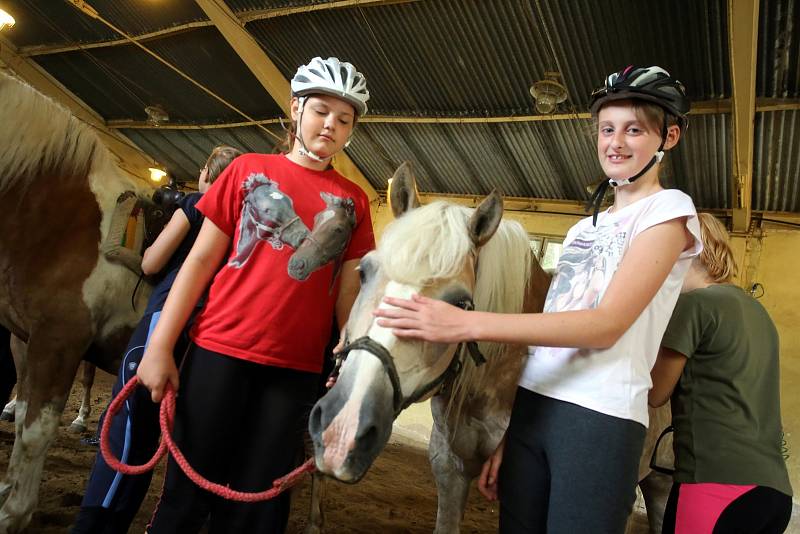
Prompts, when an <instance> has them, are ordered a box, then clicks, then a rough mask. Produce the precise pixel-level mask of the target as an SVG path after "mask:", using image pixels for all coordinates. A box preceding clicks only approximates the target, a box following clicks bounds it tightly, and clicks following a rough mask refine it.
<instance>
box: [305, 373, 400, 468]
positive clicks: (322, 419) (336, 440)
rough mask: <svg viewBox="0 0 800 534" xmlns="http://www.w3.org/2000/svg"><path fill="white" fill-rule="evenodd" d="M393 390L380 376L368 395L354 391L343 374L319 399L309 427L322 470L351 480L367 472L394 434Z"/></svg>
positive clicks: (315, 457) (317, 459) (316, 460)
mask: <svg viewBox="0 0 800 534" xmlns="http://www.w3.org/2000/svg"><path fill="white" fill-rule="evenodd" d="M390 390H391V387H390V386H389V384H388V383H387V382H386V379H385V377H382V376H381V377H379V381H378V382H376V383H375V387H371V388H370V389H369V390H368V391H367V392H366V394H361V395H358V394H353V388H352V387H351V386H350V384H349V381H348V380H347V379H346V378H343V377H340V380H339V381H337V383H336V384H335V385H334V386H333V388H331V390H330V391H329V392H328V393H327V394H326V395H325V396H324V397H322V398H321V399H320V400H319V401H317V403H316V404H315V405H314V407H313V408H312V410H311V415H310V417H309V422H308V429H309V434H310V435H311V440H312V442H313V444H314V459H315V462H316V465H317V469H318V470H319V471H320V472H322V473H324V474H326V475H329V476H332V477H334V478H336V479H338V480H340V481H342V482H349V483H355V482H358V481H359V480H360V479H361V478H362V477H363V476H364V474H366V472H367V470H369V468H370V466H371V465H372V463H373V462H374V461H375V458H377V456H378V454H380V452H381V451H382V450H383V448H384V446H385V445H386V443H387V442H388V441H389V436H391V434H392V422H393V421H394V410H393V405H392V397H391V395H390V394H389V391H390ZM359 397H360V398H359Z"/></svg>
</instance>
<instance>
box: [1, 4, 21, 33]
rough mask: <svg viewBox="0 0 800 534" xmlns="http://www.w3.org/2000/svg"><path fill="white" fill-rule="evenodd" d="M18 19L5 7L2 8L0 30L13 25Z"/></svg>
mask: <svg viewBox="0 0 800 534" xmlns="http://www.w3.org/2000/svg"><path fill="white" fill-rule="evenodd" d="M16 22H17V21H15V20H14V17H12V16H11V15H10V14H9V13H8V12H7V11H6V10H5V9H0V30H2V29H3V28H10V27H12V26H13V25H14V24H15V23H16Z"/></svg>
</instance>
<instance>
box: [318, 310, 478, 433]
mask: <svg viewBox="0 0 800 534" xmlns="http://www.w3.org/2000/svg"><path fill="white" fill-rule="evenodd" d="M456 306H458V307H459V308H461V309H464V310H468V311H469V310H474V309H475V304H474V303H473V302H472V299H469V298H467V299H464V300H461V301H459V302H458V303H456ZM463 346H466V350H467V352H469V355H470V357H471V358H472V361H473V362H475V365H476V366H480V365H483V364H484V363H486V358H485V357H484V356H483V354H481V351H480V349H478V344H477V343H476V342H474V341H466V342H462V343H459V344H458V347H456V352H455V354H454V355H453V359H452V360H450V365H448V366H447V369H445V370H444V372H443V373H442V374H441V375H439V376H438V377H436V378H435V379H433V380H432V381H431V382H429V383H428V384H425V385H424V386H422V387H419V388H417V389H416V390H415V391H414V392H413V393H412V394H411V395H409V396H408V397H406V398H403V390H402V387H401V385H400V375H399V374H398V373H397V366H395V364H394V358H392V355H391V353H389V351H388V350H387V349H386V347H384V346H383V345H381V344H380V343H378V342H377V341H375V340H374V339H372V338H371V337H369V336H368V335H367V336H362V337H360V338H358V339H356V340H355V341H353V342H352V343H346V344H345V346H344V347H342V350H341V352H340V353H339V354H337V358H336V366H335V367H334V370H333V372H332V373H331V376H336V375H338V372H339V368H340V367H341V365H342V362H343V361H344V360H345V359H347V355H348V354H349V353H350V351H353V350H363V351H365V352H368V353H369V354H372V355H373V356H375V357H376V358H378V360H380V362H381V363H382V364H383V369H384V371H386V375H387V376H388V377H389V381H390V382H391V383H392V390H393V401H392V405H393V407H394V416H395V417H397V415H398V414H399V413H400V412H402V411H403V410H405V409H406V408H408V407H409V406H411V405H412V404H414V403H415V402H417V401H419V400H420V399H422V398H424V397H426V396H427V395H428V394H430V393H431V392H434V391H435V390H437V389H441V388H442V387H443V386H444V384H445V382H447V381H448V380H450V379H452V378H455V377H456V376H457V375H458V373H459V372H460V371H461V368H462V367H463V353H464V350H463ZM437 392H438V391H437Z"/></svg>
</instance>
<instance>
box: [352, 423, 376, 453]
mask: <svg viewBox="0 0 800 534" xmlns="http://www.w3.org/2000/svg"><path fill="white" fill-rule="evenodd" d="M356 441H357V442H358V449H359V450H360V451H363V452H372V451H374V450H375V449H376V448H377V447H378V427H376V426H375V425H370V426H369V427H368V428H367V429H366V430H364V432H362V433H361V435H360V436H358V437H357V438H356Z"/></svg>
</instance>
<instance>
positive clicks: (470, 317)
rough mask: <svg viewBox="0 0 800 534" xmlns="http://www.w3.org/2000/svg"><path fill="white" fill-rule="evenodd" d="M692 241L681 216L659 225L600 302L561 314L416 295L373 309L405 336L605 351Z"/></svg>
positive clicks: (636, 246)
mask: <svg viewBox="0 0 800 534" xmlns="http://www.w3.org/2000/svg"><path fill="white" fill-rule="evenodd" d="M689 239H690V237H689V235H688V232H687V230H686V220H685V218H683V217H681V218H678V219H673V220H670V221H666V222H664V223H661V224H658V225H655V226H653V227H651V228H648V229H647V230H645V231H643V232H642V233H641V234H639V235H638V236H637V237H636V239H634V241H633V242H632V243H631V246H630V248H629V249H628V252H627V253H626V254H625V257H624V258H623V259H622V262H621V263H620V266H619V268H618V269H617V272H616V273H615V274H614V277H613V278H612V280H611V283H610V284H609V286H608V289H607V290H606V293H605V295H604V296H603V299H602V300H601V301H600V303H599V304H598V306H597V307H596V308H593V309H588V310H578V311H564V312H556V313H537V314H533V313H524V314H498V313H488V312H474V311H473V312H469V311H464V310H461V309H460V308H457V307H455V306H451V305H449V304H447V303H445V302H442V301H438V300H433V299H429V298H426V297H421V296H415V297H414V298H413V299H412V300H404V299H396V298H391V297H387V298H385V299H384V300H385V302H386V303H388V304H390V305H393V306H397V308H380V309H378V310H375V311H374V312H373V313H374V314H375V315H376V316H377V317H379V318H381V319H380V320H379V321H378V324H379V325H381V326H385V327H388V328H392V329H394V333H395V334H396V335H397V336H399V337H410V338H416V339H422V340H425V341H430V342H436V343H458V342H461V341H470V340H476V341H497V342H501V343H515V344H522V345H537V346H547V347H581V348H591V349H603V348H608V347H611V346H612V345H614V344H615V343H616V342H617V340H619V338H620V337H621V336H622V335H623V334H624V333H625V332H626V331H627V330H628V328H630V326H631V325H632V324H633V322H634V321H635V320H636V318H637V317H639V315H640V314H641V313H642V311H643V310H644V309H645V307H646V306H647V304H648V303H649V302H650V301H651V300H652V299H653V297H654V296H655V295H656V293H657V292H658V290H659V288H660V287H661V285H662V284H663V283H664V280H666V278H667V276H668V275H669V272H670V271H671V270H672V267H673V266H674V265H675V262H676V261H677V260H678V257H679V256H680V254H681V252H682V251H683V250H684V249H685V248H686V247H687V243H688V242H689V241H688V240H689Z"/></svg>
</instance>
